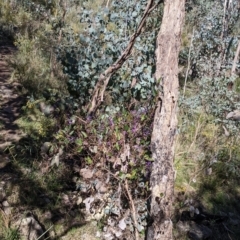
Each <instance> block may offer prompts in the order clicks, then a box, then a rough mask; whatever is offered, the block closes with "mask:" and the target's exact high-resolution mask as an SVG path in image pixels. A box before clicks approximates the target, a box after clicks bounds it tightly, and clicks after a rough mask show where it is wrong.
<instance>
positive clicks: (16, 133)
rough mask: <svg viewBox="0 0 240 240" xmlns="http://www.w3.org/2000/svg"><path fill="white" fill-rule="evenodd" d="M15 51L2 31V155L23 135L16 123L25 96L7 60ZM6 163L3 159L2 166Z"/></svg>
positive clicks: (0, 91) (0, 75) (0, 84)
mask: <svg viewBox="0 0 240 240" xmlns="http://www.w3.org/2000/svg"><path fill="white" fill-rule="evenodd" d="M15 52H16V48H15V47H14V45H13V44H12V42H11V41H10V40H9V39H8V38H7V37H5V36H4V35H3V34H1V33H0V155H2V154H3V152H4V150H6V148H7V147H8V146H10V145H11V144H12V143H16V142H18V141H19V140H20V139H21V137H22V136H23V133H22V132H21V130H20V129H19V128H18V126H17V125H16V124H15V123H14V121H15V120H16V119H17V118H18V116H19V114H20V111H21V106H22V103H23V97H22V96H20V95H19V94H18V90H17V89H18V87H19V84H18V83H16V82H14V81H10V80H11V72H12V70H11V68H10V66H9V64H8V62H7V60H8V59H9V58H10V57H12V56H13V54H14V53H15ZM4 164H5V163H4V162H3V161H2V159H1V160H0V168H1V167H3V166H2V165H4Z"/></svg>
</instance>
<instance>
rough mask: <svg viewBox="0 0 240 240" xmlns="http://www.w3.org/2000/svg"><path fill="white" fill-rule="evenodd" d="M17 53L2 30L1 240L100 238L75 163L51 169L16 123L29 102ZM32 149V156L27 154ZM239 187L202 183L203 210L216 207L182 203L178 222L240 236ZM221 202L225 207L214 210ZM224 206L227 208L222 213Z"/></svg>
mask: <svg viewBox="0 0 240 240" xmlns="http://www.w3.org/2000/svg"><path fill="white" fill-rule="evenodd" d="M16 52H17V49H16V48H15V47H14V45H13V43H12V41H11V40H9V39H8V38H6V37H4V36H3V35H1V33H0V239H6V240H14V239H16V240H18V239H24V240H25V239H37V238H38V237H39V236H40V235H42V234H43V237H42V238H41V239H52V240H53V239H54V240H56V239H63V240H75V239H79V240H84V239H86V240H95V239H99V238H97V237H96V235H97V232H98V231H100V232H101V230H100V229H101V227H102V226H100V225H101V223H100V224H99V222H97V221H85V216H84V215H83V214H82V211H81V208H80V207H79V206H76V203H75V202H76V199H78V198H79V195H78V192H77V191H76V189H75V188H76V187H75V185H74V184H73V182H72V176H73V172H74V170H73V166H71V164H72V163H69V162H68V161H67V160H66V161H65V162H62V164H61V165H60V166H59V167H58V168H57V169H54V171H53V170H49V159H46V160H44V159H42V158H41V156H39V157H38V158H37V159H36V158H35V157H34V158H33V157H31V151H34V148H35V147H36V145H37V144H38V143H34V140H33V139H31V138H30V137H29V136H27V135H26V134H24V132H23V131H22V129H21V128H20V127H19V126H18V124H17V123H16V120H18V119H19V118H20V117H21V114H22V107H23V106H24V105H26V101H27V97H26V96H25V95H24V94H23V93H22V91H21V85H20V84H19V83H18V82H17V81H14V76H13V70H12V69H11V67H10V66H9V64H8V63H9V61H10V60H11V58H14V55H15V54H16ZM37 147H38V148H39V146H38V145H37ZM12 149H13V150H14V151H12ZM38 150H39V149H38ZM27 152H30V154H25V153H27ZM45 167H46V170H44V168H45ZM217 180H219V179H217ZM217 180H216V182H218V181H217ZM218 185H219V184H216V186H218ZM214 186H215V185H214ZM234 186H235V185H233V186H232V188H231V189H229V190H228V187H227V186H226V189H225V188H222V189H219V190H216V189H215V188H213V187H211V186H210V187H211V188H210V187H209V188H207V187H206V186H205V185H204V186H203V185H202V187H198V189H196V192H198V193H193V195H194V197H193V199H194V198H196V199H195V200H196V202H199V204H197V206H201V204H202V203H203V202H204V198H207V199H211V198H214V200H211V201H209V200H208V201H206V203H208V205H209V207H208V209H204V208H203V209H204V210H206V212H209V211H210V210H211V211H210V212H211V213H212V214H206V213H205V214H199V215H197V216H196V215H195V218H192V217H191V216H189V209H186V208H183V209H184V210H186V211H183V210H181V209H182V206H176V207H175V208H176V209H179V212H177V213H176V215H178V216H180V217H178V218H177V219H178V220H176V221H175V222H178V223H177V224H176V225H177V226H178V228H179V229H180V232H181V231H183V232H187V231H188V230H189V228H191V229H193V228H195V230H194V232H193V233H194V234H195V233H196V234H197V233H198V232H199V235H201V234H202V233H203V232H204V233H206V235H208V234H209V232H210V234H209V235H210V236H211V237H210V238H209V239H214V240H215V239H216V240H217V239H236V240H237V239H240V237H239V235H240V232H239V224H240V217H239V213H238V209H239V201H238V200H239V199H238V197H236V196H239V191H240V189H239V188H237V187H236V189H235V188H234ZM180 195H181V194H180ZM196 196H197V197H196ZM217 200H218V202H217ZM184 202H185V194H184V193H183V196H178V195H177V193H176V204H179V205H181V204H180V203H184ZM211 204H212V205H211ZM204 205H207V204H204ZM218 205H221V206H223V207H217V209H216V210H215V211H214V207H216V206H218ZM211 206H212V207H211ZM219 209H220V210H223V212H224V213H223V214H221V216H219ZM200 210H201V209H200ZM214 213H216V214H217V215H214ZM224 216H226V218H225V217H224ZM179 219H180V220H181V221H179ZM186 223H187V224H186ZM206 226H207V227H206ZM30 229H31V231H30ZM199 229H200V230H199ZM19 232H20V235H19ZM27 235H28V236H29V235H30V237H27ZM188 235H189V234H188ZM202 235H203V234H202ZM203 237H204V236H203ZM191 238H192V239H198V238H197V237H196V236H195V238H194V236H191ZM176 239H179V240H180V237H179V238H176ZM181 239H187V238H181ZM200 239H202V238H200Z"/></svg>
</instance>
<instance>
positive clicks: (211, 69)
mask: <svg viewBox="0 0 240 240" xmlns="http://www.w3.org/2000/svg"><path fill="white" fill-rule="evenodd" d="M196 2H197V4H196V5H193V7H192V8H191V9H190V10H189V12H188V14H187V18H186V20H187V21H189V22H193V23H194V25H193V27H194V28H195V32H194V39H193V48H192V56H191V65H192V72H193V77H195V76H196V75H197V77H204V76H208V77H209V76H223V75H224V74H225V73H226V72H227V71H229V69H231V66H232V61H233V58H234V54H235V51H236V47H237V42H238V36H237V32H236V26H238V25H239V24H238V22H239V9H238V7H237V4H238V1H236V0H234V1H232V5H231V6H229V7H228V8H227V9H226V12H225V22H226V25H225V28H224V29H223V22H224V5H223V4H224V1H206V0H198V1H196Z"/></svg>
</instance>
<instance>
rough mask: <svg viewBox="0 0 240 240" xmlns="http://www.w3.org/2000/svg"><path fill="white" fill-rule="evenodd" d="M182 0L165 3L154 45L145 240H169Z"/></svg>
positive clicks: (170, 233) (170, 0) (182, 16)
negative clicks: (153, 109) (154, 88)
mask: <svg viewBox="0 0 240 240" xmlns="http://www.w3.org/2000/svg"><path fill="white" fill-rule="evenodd" d="M184 14H185V0H174V1H173V0H165V1H164V14H163V19H162V25H161V29H160V31H159V34H158V38H157V46H156V76H155V77H156V81H157V82H158V84H159V97H158V102H157V108H156V112H155V117H154V125H153V132H152V139H151V148H152V158H153V161H154V162H153V167H152V172H151V177H150V186H151V192H152V196H151V210H150V216H151V220H152V222H153V223H152V226H151V227H150V228H149V229H148V234H147V239H148V240H153V239H155V240H156V239H160V240H165V239H166V240H167V239H168V240H170V239H173V237H172V221H171V217H172V204H173V193H174V169H173V158H174V143H175V134H176V130H177V101H178V87H179V83H178V55H179V51H180V46H181V30H182V26H183V21H184Z"/></svg>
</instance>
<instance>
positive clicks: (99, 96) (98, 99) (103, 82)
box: [87, 0, 163, 115]
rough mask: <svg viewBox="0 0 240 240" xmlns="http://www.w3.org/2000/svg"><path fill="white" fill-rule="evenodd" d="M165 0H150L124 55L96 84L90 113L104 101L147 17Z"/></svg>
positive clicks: (88, 107)
mask: <svg viewBox="0 0 240 240" xmlns="http://www.w3.org/2000/svg"><path fill="white" fill-rule="evenodd" d="M161 2H163V0H160V1H158V2H157V3H156V4H155V5H154V6H153V3H154V0H149V1H148V4H147V6H146V9H145V12H144V14H143V17H142V19H141V21H140V23H139V25H138V28H137V30H136V32H135V33H134V34H133V35H132V36H131V38H130V41H129V44H128V46H127V47H126V49H125V50H124V52H123V53H122V55H121V56H120V57H119V58H118V60H117V61H116V62H115V63H113V64H112V65H111V66H110V67H109V68H107V69H106V70H105V71H104V72H103V73H102V74H101V75H100V76H99V79H98V81H97V83H96V85H95V88H94V90H93V95H92V99H91V101H90V103H89V105H88V106H87V109H88V115H90V114H91V113H93V112H95V110H96V109H97V108H98V106H99V105H100V104H101V103H102V101H103V95H104V93H105V90H106V87H107V85H108V82H109V80H110V78H111V77H112V75H113V74H114V73H116V72H117V70H118V69H119V68H121V66H122V65H123V64H124V62H125V61H126V60H127V59H128V57H129V56H130V54H131V52H132V49H133V46H134V43H135V40H136V38H137V37H138V36H139V35H140V34H141V32H142V28H143V26H144V24H145V22H146V20H147V17H148V16H149V14H150V13H151V12H152V11H153V9H154V8H156V7H157V6H158V5H159V4H160V3H161Z"/></svg>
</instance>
